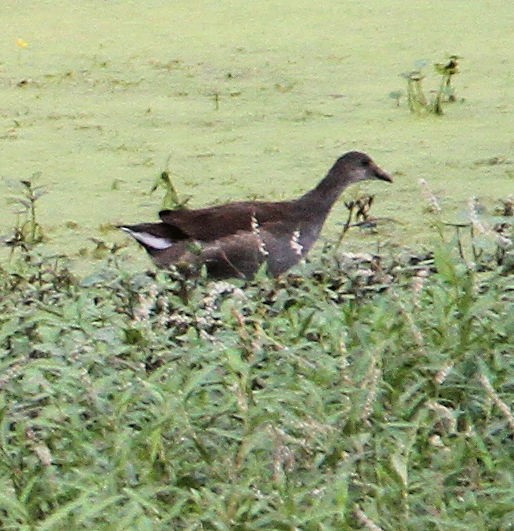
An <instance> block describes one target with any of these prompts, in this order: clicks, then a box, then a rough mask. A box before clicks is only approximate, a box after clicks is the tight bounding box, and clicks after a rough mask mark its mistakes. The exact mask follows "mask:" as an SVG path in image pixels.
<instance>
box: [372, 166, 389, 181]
mask: <svg viewBox="0 0 514 531" xmlns="http://www.w3.org/2000/svg"><path fill="white" fill-rule="evenodd" d="M373 174H374V176H375V179H380V180H381V181H387V182H388V183H392V182H393V178H392V177H391V175H389V174H388V173H387V172H386V171H384V170H383V169H382V168H380V167H378V166H375V167H374V168H373Z"/></svg>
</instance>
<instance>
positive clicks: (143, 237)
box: [121, 227, 173, 250]
mask: <svg viewBox="0 0 514 531" xmlns="http://www.w3.org/2000/svg"><path fill="white" fill-rule="evenodd" d="M121 230H123V231H125V232H127V233H128V234H130V235H131V236H132V237H133V238H134V239H136V240H137V241H138V242H141V243H142V244H144V245H148V247H151V248H152V249H159V250H161V249H167V248H168V247H171V246H172V245H173V242H172V241H171V240H169V239H168V238H163V237H161V236H155V235H154V234H150V233H149V232H135V231H133V230H130V229H127V227H121Z"/></svg>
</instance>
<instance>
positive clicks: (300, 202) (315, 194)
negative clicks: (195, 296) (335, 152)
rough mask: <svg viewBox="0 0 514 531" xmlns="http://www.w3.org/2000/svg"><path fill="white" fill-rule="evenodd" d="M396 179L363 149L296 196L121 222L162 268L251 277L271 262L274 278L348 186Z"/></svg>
mask: <svg viewBox="0 0 514 531" xmlns="http://www.w3.org/2000/svg"><path fill="white" fill-rule="evenodd" d="M367 179H380V180H383V181H388V182H392V178H391V176H390V175H389V174H388V173H386V172H385V171H384V170H382V169H381V168H379V167H378V166H377V165H376V164H375V163H374V162H373V161H372V160H371V158H370V157H369V156H368V155H366V154H365V153H359V152H357V151H351V152H349V153H346V154H345V155H343V156H342V157H340V158H339V159H338V160H337V161H336V162H335V164H334V165H333V166H332V168H331V169H330V171H329V172H328V174H327V175H326V176H325V178H324V179H323V180H322V181H321V182H320V183H319V184H318V185H317V186H316V188H314V189H313V190H311V191H309V192H307V193H306V194H304V195H303V196H301V197H300V198H298V199H293V200H289V201H278V202H271V201H240V202H235V203H228V204H226V205H220V206H214V207H208V208H201V209H197V210H163V211H161V212H159V217H160V219H161V221H160V222H158V223H140V224H137V225H121V226H120V228H121V229H122V230H124V231H125V232H127V233H128V234H130V235H131V236H132V237H134V238H135V239H136V240H137V241H138V242H139V243H140V244H141V245H142V246H143V247H144V248H145V249H146V250H147V252H148V253H149V254H150V256H151V257H152V259H153V261H154V262H155V263H156V264H157V265H158V266H160V267H169V266H170V265H175V266H177V267H178V268H179V269H181V270H184V271H185V272H198V270H199V268H200V267H201V266H202V265H203V264H205V266H206V268H207V273H208V275H209V276H210V277H212V278H228V277H241V278H251V277H252V276H253V275H254V274H255V273H256V271H257V270H258V269H259V267H260V266H261V265H262V264H263V263H264V262H267V266H268V271H269V272H270V274H272V275H274V276H276V275H279V274H281V273H283V272H285V271H287V270H288V269H289V268H290V267H292V266H293V265H295V264H296V263H298V261H299V260H300V259H302V258H303V257H305V256H306V255H307V253H308V252H309V250H310V249H311V247H312V246H313V245H314V243H315V242H316V240H317V239H318V236H319V234H320V232H321V228H322V227H323V224H324V222H325V219H326V217H327V216H328V214H329V212H330V209H331V208H332V205H333V204H334V202H335V201H336V200H337V199H338V198H339V196H340V195H341V192H342V191H343V190H344V189H345V188H346V187H347V186H349V185H350V184H352V183H355V182H359V181H363V180H367Z"/></svg>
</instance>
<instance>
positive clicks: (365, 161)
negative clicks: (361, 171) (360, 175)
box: [361, 159, 369, 168]
mask: <svg viewBox="0 0 514 531" xmlns="http://www.w3.org/2000/svg"><path fill="white" fill-rule="evenodd" d="M361 166H363V167H364V168H367V167H368V166H369V160H367V159H365V160H363V161H362V162H361Z"/></svg>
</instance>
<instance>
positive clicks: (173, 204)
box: [150, 155, 191, 210]
mask: <svg viewBox="0 0 514 531" xmlns="http://www.w3.org/2000/svg"><path fill="white" fill-rule="evenodd" d="M170 159H171V155H170V156H169V157H168V160H167V162H166V170H164V171H163V172H161V173H160V174H159V176H158V177H157V180H156V181H155V184H154V185H153V186H152V189H151V191H150V193H153V192H155V190H157V188H159V187H162V188H164V190H165V193H164V197H163V200H162V208H163V210H177V209H182V208H186V205H187V203H188V202H189V200H190V199H191V196H184V197H180V196H179V194H178V192H177V189H176V188H175V185H174V184H173V181H172V174H171V172H170V171H169V162H170Z"/></svg>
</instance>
